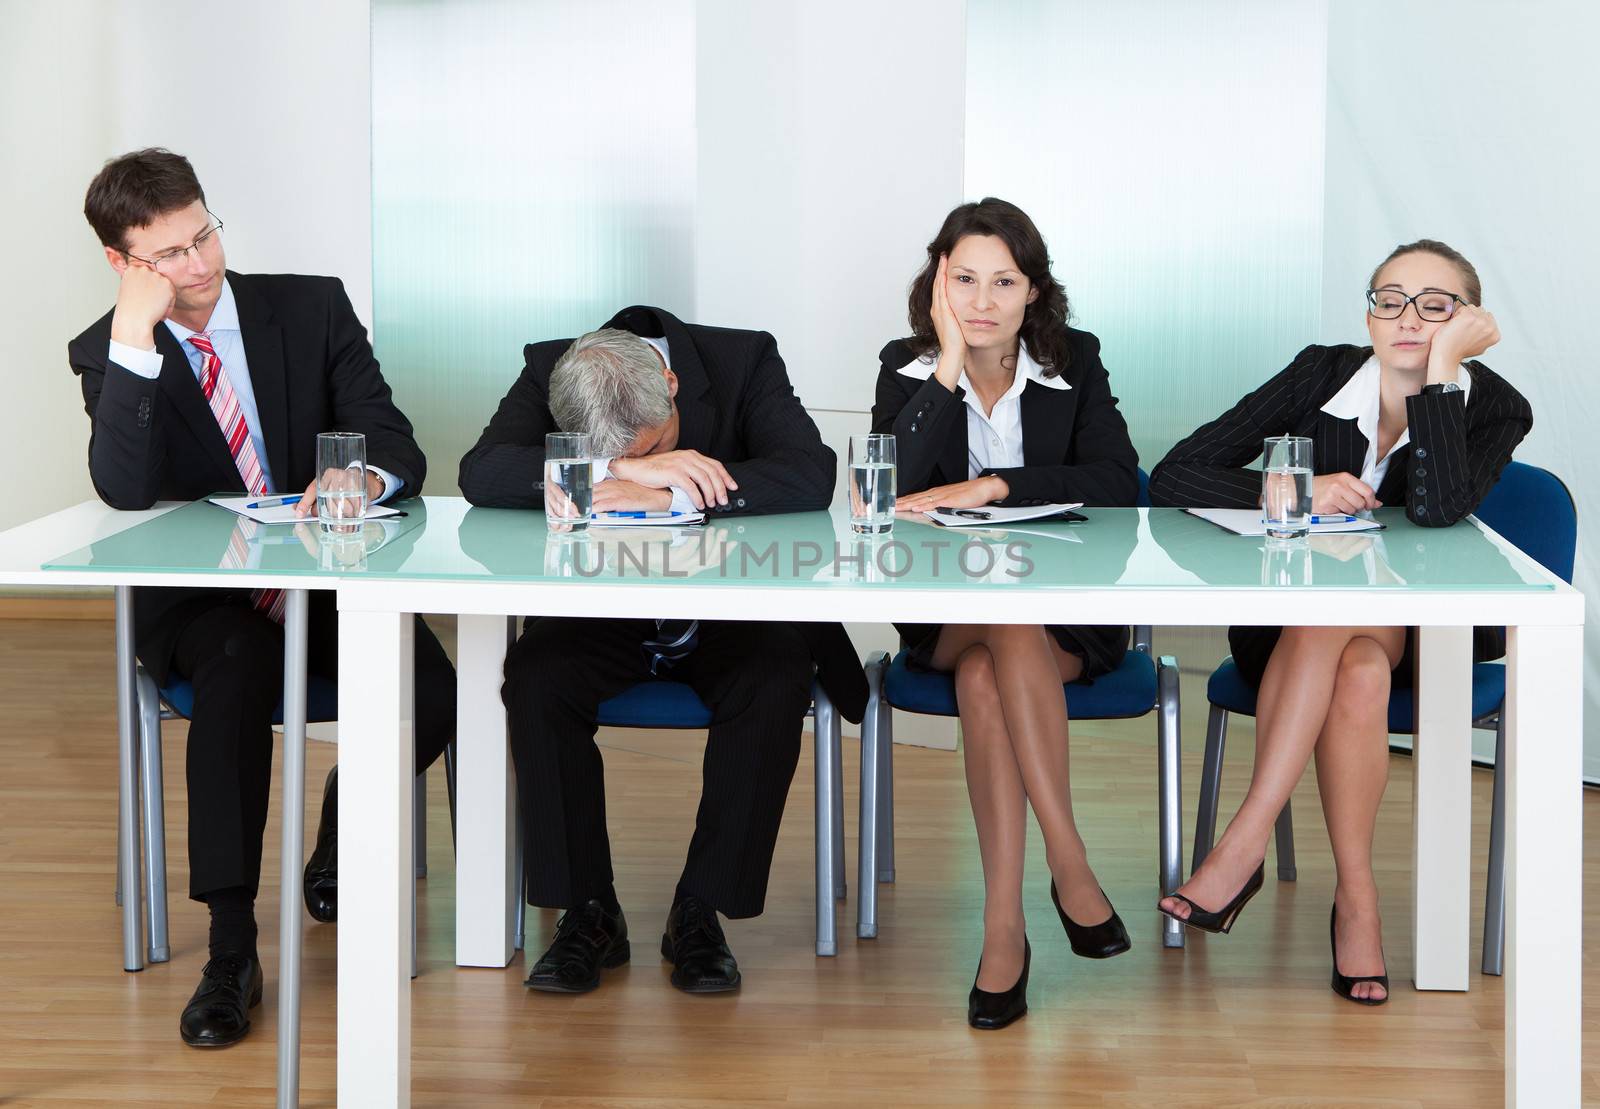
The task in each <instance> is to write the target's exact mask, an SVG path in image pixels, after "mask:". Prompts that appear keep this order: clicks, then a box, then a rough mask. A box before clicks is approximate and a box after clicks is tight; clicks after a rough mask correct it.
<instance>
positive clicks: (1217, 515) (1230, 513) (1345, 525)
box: [1184, 508, 1383, 535]
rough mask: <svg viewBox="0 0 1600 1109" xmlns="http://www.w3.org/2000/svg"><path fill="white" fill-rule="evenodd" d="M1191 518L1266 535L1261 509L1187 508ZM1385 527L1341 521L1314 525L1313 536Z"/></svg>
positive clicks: (1239, 531) (1373, 522) (1237, 532)
mask: <svg viewBox="0 0 1600 1109" xmlns="http://www.w3.org/2000/svg"><path fill="white" fill-rule="evenodd" d="M1184 511H1185V512H1187V513H1188V514H1189V515H1191V516H1198V517H1200V519H1202V520H1207V521H1209V522H1211V523H1213V524H1216V525H1217V526H1218V527H1219V528H1224V529H1226V530H1228V531H1231V532H1233V534H1235V535H1265V534H1267V524H1266V521H1265V520H1264V519H1263V518H1262V516H1261V510H1260V509H1259V508H1186V509H1184ZM1382 529H1383V525H1382V524H1380V523H1379V522H1378V521H1376V520H1364V519H1360V518H1357V519H1355V520H1341V521H1339V522H1337V523H1331V522H1330V523H1322V524H1312V525H1311V534H1312V535H1336V534H1339V533H1341V532H1349V531H1381V530H1382Z"/></svg>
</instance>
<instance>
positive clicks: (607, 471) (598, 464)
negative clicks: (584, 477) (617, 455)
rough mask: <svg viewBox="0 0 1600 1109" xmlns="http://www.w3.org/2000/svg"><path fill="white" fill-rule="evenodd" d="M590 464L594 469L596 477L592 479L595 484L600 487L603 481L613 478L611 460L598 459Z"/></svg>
mask: <svg viewBox="0 0 1600 1109" xmlns="http://www.w3.org/2000/svg"><path fill="white" fill-rule="evenodd" d="M589 464H590V465H591V466H593V467H594V476H593V478H592V480H593V482H594V484H596V485H599V484H600V483H601V482H602V481H605V480H607V479H608V478H610V477H611V459H609V458H596V459H594V460H592V461H591V462H590V463H589Z"/></svg>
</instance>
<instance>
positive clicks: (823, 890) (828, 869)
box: [812, 683, 839, 956]
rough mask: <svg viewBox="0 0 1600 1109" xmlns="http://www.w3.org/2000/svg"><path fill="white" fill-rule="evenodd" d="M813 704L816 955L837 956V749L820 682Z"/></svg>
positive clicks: (830, 705)
mask: <svg viewBox="0 0 1600 1109" xmlns="http://www.w3.org/2000/svg"><path fill="white" fill-rule="evenodd" d="M812 696H813V698H814V704H815V705H816V710H815V719H814V720H813V731H812V735H813V737H814V738H815V741H816V742H815V745H814V748H813V749H814V751H815V752H816V783H815V790H816V801H815V804H816V818H815V820H816V902H817V954H818V955H823V956H826V955H836V954H838V950H839V940H838V933H837V925H836V923H835V919H834V907H833V901H834V898H833V890H834V886H835V883H836V875H837V865H838V860H837V856H836V855H835V854H834V852H835V842H834V826H835V823H836V821H835V818H834V809H835V808H836V807H837V806H838V799H837V796H836V795H835V793H834V790H833V785H834V778H835V777H836V766H835V764H836V763H837V761H838V757H839V750H838V748H837V747H835V746H834V745H833V744H832V743H830V742H829V741H828V736H829V734H830V733H832V732H833V731H834V729H835V728H836V727H837V725H836V724H835V722H834V721H835V719H836V714H835V711H834V707H833V703H832V702H831V701H829V700H828V698H827V695H826V694H824V693H823V692H822V685H821V683H814V685H813V694H812Z"/></svg>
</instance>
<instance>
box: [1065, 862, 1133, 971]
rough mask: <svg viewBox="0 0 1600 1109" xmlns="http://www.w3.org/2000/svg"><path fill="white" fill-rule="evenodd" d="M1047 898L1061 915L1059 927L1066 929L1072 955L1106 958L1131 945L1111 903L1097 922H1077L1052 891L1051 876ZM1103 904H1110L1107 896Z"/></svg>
mask: <svg viewBox="0 0 1600 1109" xmlns="http://www.w3.org/2000/svg"><path fill="white" fill-rule="evenodd" d="M1100 896H1101V897H1106V891H1105V890H1103V889H1102V890H1101V891H1100ZM1050 901H1051V902H1052V903H1053V904H1054V905H1055V907H1056V915H1057V916H1059V917H1060V918H1061V927H1063V928H1065V929H1066V930H1067V939H1068V940H1070V941H1071V942H1072V953H1073V954H1074V955H1077V956H1079V957H1081V958H1084V959H1109V958H1111V957H1112V956H1113V955H1121V954H1122V953H1123V952H1124V951H1126V950H1128V949H1129V948H1130V947H1132V946H1133V941H1132V940H1130V939H1129V938H1128V929H1127V928H1126V927H1124V926H1123V923H1122V918H1121V917H1120V916H1118V915H1117V910H1116V907H1115V906H1113V907H1112V909H1111V915H1110V916H1109V917H1107V918H1106V919H1105V920H1102V921H1101V922H1100V923H1099V924H1079V923H1078V922H1077V921H1075V920H1073V919H1072V918H1071V917H1070V916H1068V915H1067V910H1065V909H1063V908H1062V907H1061V897H1060V895H1059V894H1057V893H1056V880H1055V879H1054V878H1052V879H1050ZM1106 904H1107V905H1110V904H1111V898H1109V897H1106Z"/></svg>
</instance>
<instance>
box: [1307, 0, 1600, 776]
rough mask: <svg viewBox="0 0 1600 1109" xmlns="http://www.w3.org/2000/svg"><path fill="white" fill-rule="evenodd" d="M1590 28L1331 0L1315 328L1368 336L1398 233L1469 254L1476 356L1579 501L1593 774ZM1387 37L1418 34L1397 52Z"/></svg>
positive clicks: (1598, 238)
mask: <svg viewBox="0 0 1600 1109" xmlns="http://www.w3.org/2000/svg"><path fill="white" fill-rule="evenodd" d="M1597 38H1600V11H1597V10H1596V9H1595V8H1594V7H1593V6H1592V5H1588V4H1582V3H1576V2H1560V3H1543V4H1522V5H1505V4H1499V3H1494V2H1490V0H1472V2H1469V3H1465V4H1457V5H1454V6H1453V7H1452V8H1451V9H1450V14H1449V17H1448V18H1441V10H1440V9H1437V8H1433V7H1429V6H1420V5H1416V6H1413V5H1404V4H1399V5H1397V4H1387V3H1381V2H1378V0H1347V2H1345V3H1338V4H1334V5H1332V10H1331V17H1330V24H1329V43H1328V151H1327V167H1328V170H1327V172H1328V184H1327V196H1328V208H1327V223H1326V237H1325V245H1324V275H1325V277H1324V283H1323V288H1324V295H1323V309H1322V319H1323V326H1322V330H1323V338H1324V339H1325V340H1326V341H1328V342H1364V341H1365V334H1366V332H1365V328H1364V327H1363V325H1362V319H1363V306H1362V303H1361V292H1362V290H1363V289H1365V288H1366V280H1367V278H1368V276H1369V275H1370V274H1371V272H1372V267H1373V266H1374V265H1375V264H1376V263H1378V262H1379V261H1381V260H1382V259H1383V258H1384V256H1385V255H1387V254H1388V252H1389V251H1390V250H1391V249H1393V248H1394V247H1395V246H1396V245H1397V244H1399V243H1402V242H1410V241H1412V240H1414V239H1418V238H1424V237H1427V238H1436V239H1442V240H1444V241H1445V242H1447V243H1449V244H1450V245H1451V246H1453V247H1455V248H1456V249H1457V250H1460V251H1461V252H1462V253H1463V254H1465V255H1466V256H1467V257H1468V258H1470V259H1471V260H1472V263H1473V265H1474V266H1475V267H1476V268H1477V270H1478V273H1479V276H1480V277H1481V278H1482V279H1483V295H1484V304H1485V306H1486V307H1488V308H1489V309H1490V310H1491V311H1492V312H1494V314H1495V318H1496V320H1498V321H1499V324H1500V332H1501V336H1502V339H1501V342H1500V343H1499V345H1497V346H1495V347H1494V348H1493V349H1491V350H1490V351H1488V352H1487V353H1486V354H1485V355H1484V356H1483V361H1484V363H1485V364H1487V365H1489V366H1491V367H1493V368H1494V370H1495V371H1496V372H1497V373H1499V374H1500V375H1501V376H1503V377H1505V378H1506V379H1507V380H1508V381H1510V382H1511V383H1512V384H1513V385H1515V386H1516V387H1517V389H1518V390H1519V391H1521V392H1522V394H1523V395H1524V396H1525V397H1527V398H1528V401H1529V403H1530V404H1531V405H1532V406H1533V432H1532V433H1531V434H1530V435H1529V437H1528V438H1527V439H1526V440H1525V441H1524V442H1523V444H1522V446H1520V447H1519V448H1518V449H1517V452H1516V456H1517V458H1518V459H1519V460H1521V461H1524V462H1531V463H1533V464H1535V465H1538V466H1544V467H1546V468H1547V469H1550V470H1553V471H1554V472H1555V473H1557V474H1559V475H1561V477H1562V478H1563V479H1564V480H1565V481H1566V483H1567V487H1568V488H1569V489H1571V491H1572V494H1573V497H1574V498H1575V499H1576V501H1577V506H1578V562H1577V570H1576V575H1575V580H1574V584H1576V585H1577V586H1578V587H1579V588H1580V589H1582V590H1583V591H1584V593H1585V594H1587V596H1588V598H1589V605H1588V624H1587V633H1586V638H1585V652H1584V654H1585V659H1586V665H1585V670H1584V688H1585V704H1584V723H1585V728H1584V737H1585V743H1584V751H1585V755H1584V773H1585V775H1586V776H1588V777H1591V778H1593V777H1600V608H1597V606H1596V603H1595V601H1596V598H1600V546H1597V543H1600V486H1597V485H1596V483H1595V482H1594V480H1593V479H1592V477H1591V471H1593V469H1594V468H1595V465H1596V463H1597V462H1600V455H1597V452H1596V449H1595V425H1596V419H1597V417H1600V385H1597V380H1600V379H1597V377H1596V373H1595V364H1596V359H1595V353H1594V343H1593V331H1594V327H1593V317H1594V307H1593V306H1594V305H1595V304H1597V303H1600V268H1597V267H1596V265H1595V259H1594V247H1595V244H1596V243H1597V242H1600V217H1597V216H1596V214H1595V208H1594V197H1595V187H1596V186H1595V183H1596V182H1597V181H1600V140H1597V138H1596V135H1597V132H1596V130H1595V125H1594V119H1593V113H1594V109H1595V106H1596V105H1600V70H1597V69H1596V67H1595V65H1594V59H1593V56H1592V55H1593V44H1594V42H1595V41H1596V39H1597ZM1395 43H1417V44H1421V43H1426V49H1420V50H1416V51H1414V52H1413V53H1412V54H1411V55H1410V56H1409V57H1408V58H1407V61H1406V64H1404V65H1395V64H1393V49H1392V48H1393V45H1394V44H1395ZM1466 59H1476V60H1474V61H1470V62H1468V61H1465V60H1466ZM1481 746H1482V744H1481V743H1480V748H1481ZM1492 749H1493V747H1492V737H1491V738H1490V740H1489V750H1490V751H1492Z"/></svg>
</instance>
